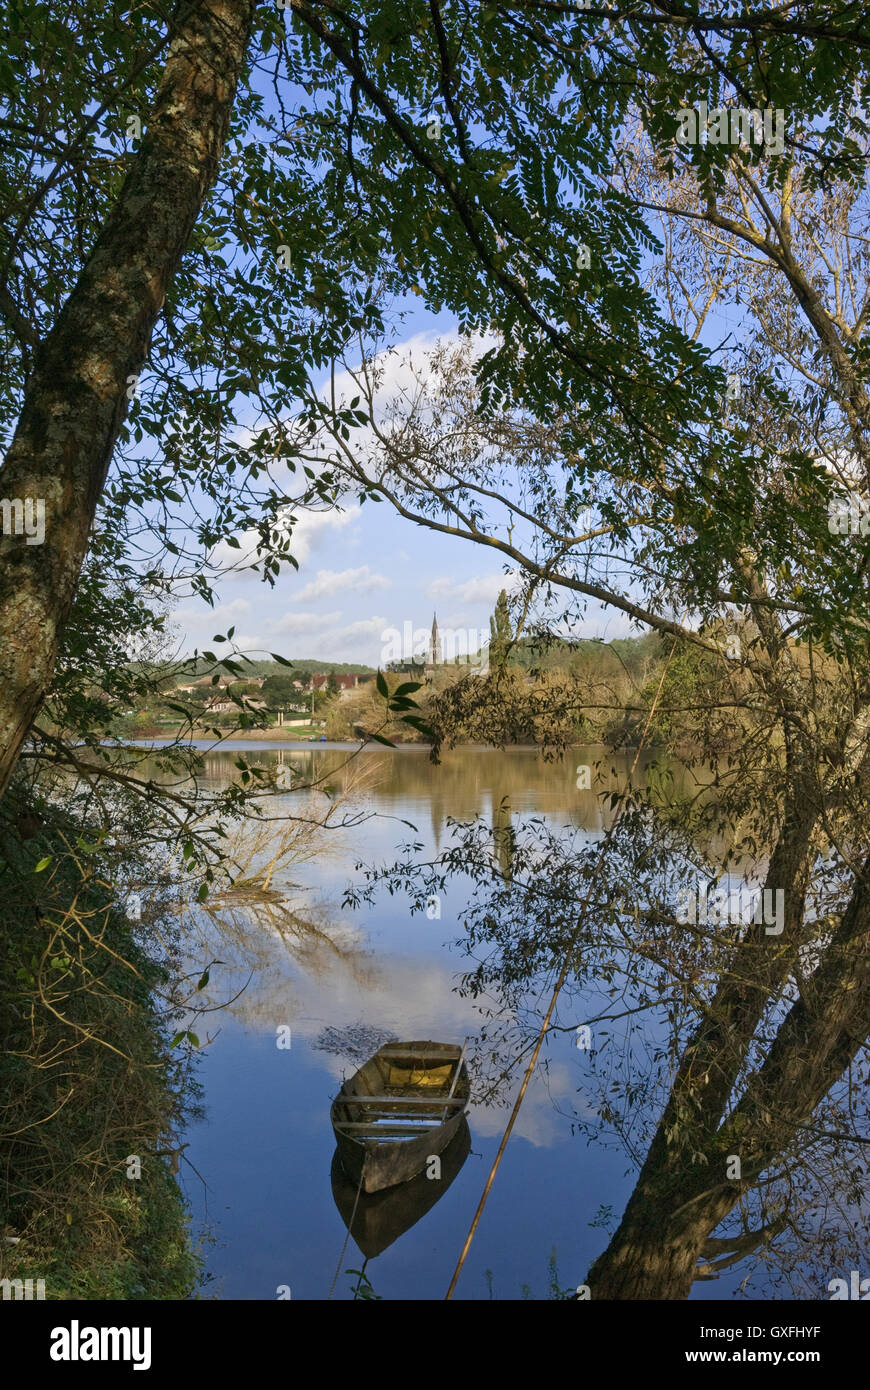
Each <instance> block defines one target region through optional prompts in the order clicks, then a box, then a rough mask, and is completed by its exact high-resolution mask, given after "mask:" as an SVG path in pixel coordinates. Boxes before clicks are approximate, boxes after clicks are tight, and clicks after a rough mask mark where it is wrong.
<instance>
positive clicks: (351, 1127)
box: [330, 1041, 471, 1193]
mask: <svg viewBox="0 0 870 1390" xmlns="http://www.w3.org/2000/svg"><path fill="white" fill-rule="evenodd" d="M464 1057H465V1049H464V1048H460V1047H458V1046H457V1045H456V1044H455V1043H439V1042H429V1041H426V1042H394V1043H386V1044H385V1045H384V1046H383V1047H381V1048H379V1049H378V1051H377V1052H376V1053H375V1054H374V1056H373V1057H370V1058H369V1060H368V1061H367V1062H365V1063H364V1064H363V1066H361V1067H360V1069H359V1071H357V1072H355V1073H354V1074H353V1076H351V1077H349V1079H348V1080H347V1081H345V1083H344V1085H343V1086H342V1088H341V1090H340V1091H339V1093H338V1095H337V1096H336V1097H335V1100H334V1101H333V1102H332V1109H331V1112H330V1118H331V1120H332V1127H333V1130H334V1131H335V1139H336V1143H337V1145H338V1152H339V1155H340V1157H341V1163H342V1167H343V1168H344V1171H345V1173H346V1174H347V1176H348V1177H349V1178H350V1179H351V1180H352V1181H353V1183H354V1185H355V1186H361V1190H362V1191H363V1192H369V1193H371V1192H380V1191H381V1190H382V1189H384V1188H387V1187H393V1186H395V1185H396V1184H397V1183H401V1182H408V1181H409V1180H410V1179H411V1178H414V1177H416V1176H417V1175H418V1174H419V1173H421V1172H422V1171H423V1169H424V1168H425V1167H426V1164H427V1162H428V1160H429V1159H430V1158H432V1157H433V1156H436V1155H439V1154H440V1153H441V1152H442V1151H443V1150H444V1149H445V1148H446V1147H447V1145H448V1144H449V1143H450V1141H451V1139H453V1138H454V1136H455V1135H456V1134H457V1132H458V1130H459V1129H460V1127H461V1125H462V1123H463V1121H464V1116H465V1107H466V1106H467V1104H468V1098H469V1095H470V1092H471V1085H470V1082H469V1079H468V1071H467V1069H466V1066H465V1060H464Z"/></svg>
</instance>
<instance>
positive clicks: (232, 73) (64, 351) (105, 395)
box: [0, 0, 254, 796]
mask: <svg viewBox="0 0 870 1390" xmlns="http://www.w3.org/2000/svg"><path fill="white" fill-rule="evenodd" d="M253 14H254V3H253V0H192V3H181V4H179V6H178V7H177V9H176V11H175V14H174V17H173V21H172V24H173V30H174V37H173V39H172V41H171V43H170V46H169V50H168V56H167V61H166V66H165V68H164V71H163V76H162V78H161V82H160V86H159V88H158V92H157V97H156V101H155V105H154V110H153V113H152V115H151V118H150V120H149V122H148V128H147V131H146V133H145V135H144V138H143V141H142V146H141V149H140V150H139V153H138V155H137V156H136V159H135V161H134V163H133V166H132V168H131V170H130V173H129V175H128V176H127V179H126V180H125V182H124V185H123V188H122V190H121V193H120V195H119V197H118V201H117V204H116V205H115V208H114V210H113V211H112V213H111V215H110V217H109V218H108V220H107V222H106V225H105V227H104V228H103V230H102V232H101V233H100V235H99V237H98V238H97V241H96V243H95V245H94V248H93V251H92V252H91V255H90V257H89V259H88V261H87V264H86V265H85V267H84V269H83V271H82V273H81V276H80V277H79V280H78V283H77V284H76V286H75V288H74V290H73V291H72V293H71V294H70V296H69V299H68V300H67V302H66V304H65V305H64V307H63V309H62V310H61V312H60V314H59V315H58V319H57V322H56V323H55V325H54V327H53V328H52V329H51V331H50V332H49V333H48V335H47V336H46V338H45V339H44V340H43V342H42V343H41V344H40V347H39V349H38V351H37V353H36V358H35V362H34V370H33V373H32V375H31V377H30V379H29V381H28V384H27V389H26V394H25V400H24V405H23V408H22V412H21V416H20V419H19V421H18V427H17V430H16V433H15V437H14V439H13V442H12V445H11V447H10V450H9V453H8V455H7V458H6V461H5V463H4V465H3V467H2V469H0V497H2V498H9V499H15V498H20V499H21V500H22V501H23V500H24V499H33V500H34V501H35V500H37V499H41V500H42V501H43V502H44V504H45V540H44V543H43V544H28V543H27V537H26V536H24V535H21V536H18V535H5V536H4V535H0V796H2V795H3V793H4V792H5V790H6V787H7V786H8V783H9V778H10V776H11V774H12V771H13V769H14V767H15V764H16V761H17V759H18V755H19V752H20V749H21V746H22V744H23V742H24V740H25V738H26V736H27V732H28V729H29V728H30V725H31V722H32V720H33V718H34V716H35V714H36V712H37V710H38V708H39V706H40V704H41V702H42V700H43V699H44V697H45V695H46V693H47V691H48V688H49V686H50V683H51V679H52V675H53V672H54V665H55V661H56V658H57V649H58V639H59V636H60V633H61V631H62V628H63V624H64V622H65V620H66V617H67V615H68V613H69V610H70V607H71V604H72V601H73V597H74V594H75V587H76V583H77V581H78V576H79V573H80V571H81V566H82V562H83V560H84V557H85V553H86V550H87V544H88V532H89V529H90V526H91V524H92V521H93V517H94V513H95V510H96V506H97V502H98V500H99V497H100V493H101V492H102V489H103V487H104V485H105V480H106V474H107V471H108V467H109V462H110V460H111V456H112V450H113V448H114V445H115V442H116V440H117V437H118V432H119V430H120V427H121V423H122V421H123V419H124V416H125V414H126V411H127V408H128V406H129V399H128V389H129V390H130V393H131V395H132V387H131V386H130V378H131V377H135V376H136V374H137V373H138V372H139V371H140V370H141V368H142V366H143V364H144V362H145V359H146V356H147V353H148V348H149V345H150V341H151V334H152V332H153V329H154V324H155V322H156V320H157V316H158V314H159V312H160V309H161V307H162V304H163V301H164V298H165V295H166V290H167V286H168V285H169V283H170V281H171V279H172V276H173V274H174V273H175V271H176V269H177V267H178V265H179V262H180V260H181V256H182V253H183V252H184V249H185V246H186V245H187V242H188V239H189V237H190V234H191V231H192V229H193V227H194V224H195V222H196V219H197V217H198V215H199V213H200V210H201V208H202V205H203V202H204V201H205V198H206V195H207V193H208V190H209V188H210V187H211V185H212V183H213V182H214V179H215V176H216V173H217V168H218V162H219V159H220V154H221V149H222V146H223V142H224V139H225V137H226V132H227V128H228V124H229V119H230V114H231V112H232V107H233V103H234V100H235V94H236V88H237V85H238V81H239V75H240V73H241V71H242V67H243V64H244V62H245V56H246V53H247V48H248V42H249V39H250V33H251V26H252V21H253Z"/></svg>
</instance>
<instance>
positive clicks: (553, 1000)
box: [444, 637, 677, 1300]
mask: <svg viewBox="0 0 870 1390" xmlns="http://www.w3.org/2000/svg"><path fill="white" fill-rule="evenodd" d="M676 646H677V639H676V637H674V640H673V642H672V644H671V650H670V651H669V652H668V659H667V661H666V662H665V664H664V668H663V670H662V678H661V680H660V681H659V688H658V690H657V691H656V694H655V699H654V700H653V702H652V704H651V705H650V711H649V714H648V716H647V721H646V724H645V725H644V729H643V733H642V735H641V739H640V743H639V744H638V745H637V752H636V753H635V755H634V762H633V763H632V765H631V771H630V772H629V774H628V785H629V788H630V787H631V784H632V780H633V778H634V773H635V769H636V768H637V760H638V758H639V757H640V755H641V750H642V749H643V746H644V743H645V742H646V736H647V733H648V731H649V726H650V722H651V720H652V717H653V715H654V713H655V709H656V705H657V704H658V702H659V696H660V695H661V693H662V686H663V685H664V683H665V676H666V675H667V673H668V667H669V666H670V664H671V657H672V656H673V654H674V651H675V650H676ZM624 805H625V803H624V802H623V805H622V806H621V807H620V809H619V811H618V812H617V814H616V816H615V817H614V819H613V821H612V823H611V825H610V826H609V828H608V829H607V830H606V831H605V833H604V838H603V840H602V841H601V849H600V852H599V855H598V860H597V862H596V864H595V867H594V869H593V870H592V877H591V879H590V883H589V891H588V892H587V894H586V897H585V898H584V899H583V902H582V903H581V904H580V918H579V921H578V923H577V926H576V927H575V928H574V930H573V932H572V933H571V939H570V941H569V942H568V949H567V950H566V952H565V959H564V961H563V962H562V969H561V970H560V971H559V978H558V980H557V981H556V984H555V988H554V989H553V993H552V995H551V996H550V1003H549V1006H548V1008H547V1012H546V1014H545V1016H544V1022H543V1024H542V1025H541V1031H540V1033H539V1034H538V1040H537V1042H536V1043H535V1050H534V1052H533V1053H532V1055H531V1057H530V1059H529V1064H528V1066H527V1067H526V1071H525V1075H524V1076H523V1082H522V1085H521V1086H520V1089H519V1094H518V1095H517V1098H516V1100H515V1101H514V1107H513V1109H512V1111H511V1114H510V1119H509V1120H508V1122H507V1125H506V1127H505V1132H504V1134H503V1135H502V1138H501V1143H500V1144H499V1146H498V1153H497V1154H496V1156H495V1158H494V1160H493V1164H492V1167H491V1168H490V1170H489V1177H488V1178H487V1180H486V1186H485V1187H484V1189H483V1195H482V1196H481V1199H480V1201H479V1202H478V1204H477V1211H476V1212H475V1213H474V1219H473V1220H472V1223H471V1225H470V1227H469V1229H468V1235H467V1236H466V1237H465V1244H464V1245H463V1247H462V1253H461V1254H460V1256H459V1259H458V1261H457V1264H456V1268H455V1270H454V1271H453V1278H452V1279H451V1280H450V1287H449V1289H448V1290H447V1293H446V1294H445V1295H444V1297H445V1300H446V1299H450V1298H452V1297H453V1291H454V1289H455V1288H456V1285H457V1283H458V1281H459V1276H460V1274H461V1273H462V1266H463V1265H464V1264H465V1259H466V1256H467V1255H468V1252H469V1250H470V1249H471V1242H472V1241H473V1240H474V1237H475V1234H476V1232H477V1227H478V1225H479V1223H480V1218H481V1216H482V1215H483V1209H484V1207H485V1206H486V1202H487V1198H488V1197H489V1194H490V1190H491V1188H492V1185H493V1182H494V1181H495V1175H496V1173H497V1172H498V1169H499V1165H500V1163H501V1160H502V1155H503V1154H504V1151H505V1149H506V1148H507V1143H508V1140H509V1139H510V1137H511V1133H512V1131H513V1127H514V1124H515V1123H516V1118H517V1116H518V1114H519V1113H520V1106H521V1105H522V1103H523V1098H524V1096H525V1094H526V1088H527V1087H528V1084H529V1081H530V1080H531V1076H532V1072H533V1071H534V1070H535V1065H536V1063H537V1060H538V1054H539V1053H540V1051H541V1047H542V1045H543V1042H544V1037H545V1036H546V1033H547V1029H548V1028H549V1026H550V1019H551V1018H552V1016H553V1010H554V1009H555V1007H556V1001H557V999H558V998H559V994H560V993H561V990H562V986H563V985H564V983H565V981H566V979H567V978H568V969H569V966H570V962H571V956H572V952H573V949H574V942H575V941H576V939H577V935H578V933H579V931H580V928H581V927H582V926H584V925H585V922H586V908H587V907H588V906H589V901H590V897H591V889H592V887H593V886H594V884H595V881H596V879H597V877H598V873H599V871H600V869H601V868H602V867H603V864H604V853H605V850H606V849H607V846H608V844H609V842H610V838H611V836H612V835H613V832H614V830H615V829H616V827H617V825H618V824H619V820H620V817H621V816H622V812H623V809H624Z"/></svg>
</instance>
